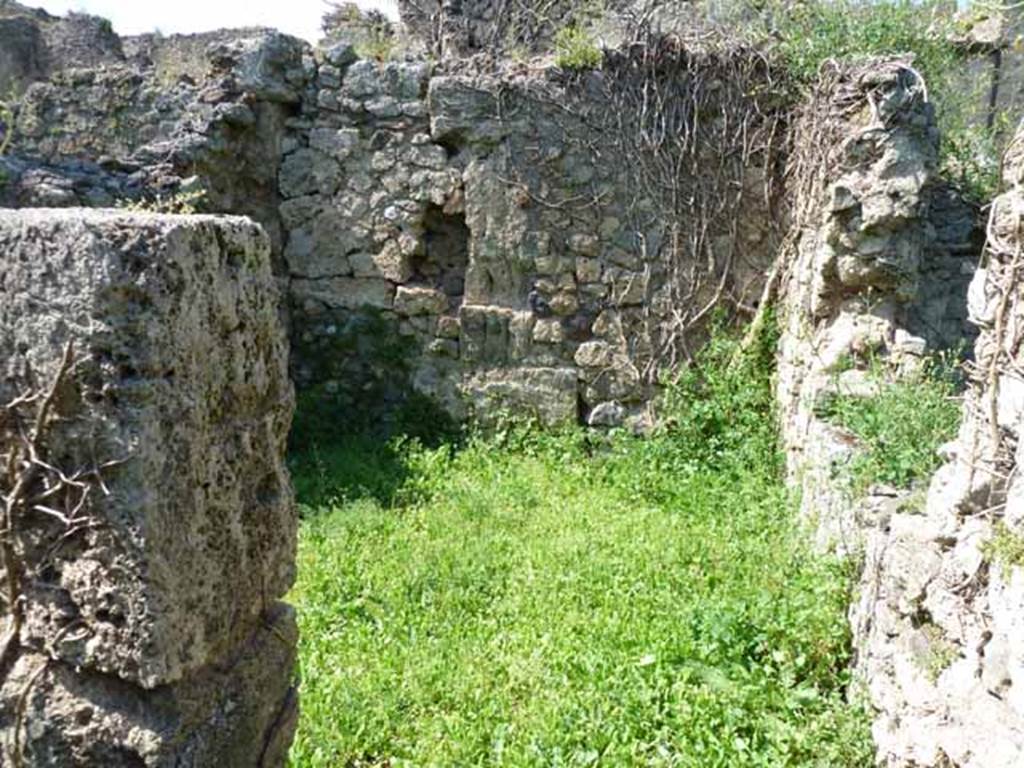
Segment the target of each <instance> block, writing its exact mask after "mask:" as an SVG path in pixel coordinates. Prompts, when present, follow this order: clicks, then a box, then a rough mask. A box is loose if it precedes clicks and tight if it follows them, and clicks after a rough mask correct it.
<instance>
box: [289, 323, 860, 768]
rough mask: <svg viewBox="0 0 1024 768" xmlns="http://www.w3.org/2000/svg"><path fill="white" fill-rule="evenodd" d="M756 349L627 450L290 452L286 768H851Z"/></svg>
mask: <svg viewBox="0 0 1024 768" xmlns="http://www.w3.org/2000/svg"><path fill="white" fill-rule="evenodd" d="M768 357H769V355H768V354H767V352H766V351H765V352H763V353H760V354H759V353H757V352H755V353H753V354H750V355H747V356H745V357H742V358H737V357H735V355H734V348H733V347H732V345H730V344H728V343H726V342H716V343H715V344H713V345H712V346H711V348H710V351H709V352H708V354H707V355H706V357H705V359H704V361H703V363H702V365H701V366H699V367H698V368H696V369H694V370H693V371H692V372H691V373H689V374H687V376H686V377H685V378H684V379H683V380H682V381H680V382H678V383H677V384H676V385H675V386H674V387H673V389H672V393H673V396H672V397H671V398H670V399H669V403H668V411H669V413H670V414H671V418H670V419H669V420H668V423H667V424H666V426H665V427H664V428H663V429H662V430H661V431H659V433H658V434H656V435H653V436H651V437H649V438H647V439H642V440H641V439H637V438H634V437H631V436H627V435H611V436H597V435H594V434H589V435H588V434H585V433H582V432H578V431H574V432H565V433H559V434H545V433H541V432H538V431H535V430H529V429H527V428H524V427H515V428H512V429H506V430H497V431H496V432H494V433H492V434H490V435H488V436H483V435H475V436H474V435H470V436H467V437H464V438H462V439H461V440H458V441H451V442H443V443H442V444H440V445H439V446H437V447H432V448H428V447H424V445H423V444H422V443H420V442H418V441H412V440H402V439H401V438H396V439H392V440H390V441H388V442H387V443H382V442H381V441H375V440H373V439H370V438H366V437H351V438H347V439H342V440H338V441H336V442H335V443H334V444H333V445H331V446H329V447H324V446H321V447H320V448H318V449H317V450H306V451H305V452H303V453H302V454H301V455H299V456H297V457H296V459H295V471H296V482H297V487H298V489H299V494H300V500H301V501H302V503H303V515H304V523H303V529H302V536H301V544H300V557H299V584H298V585H297V587H296V590H295V593H294V595H293V599H294V600H295V601H296V603H297V605H298V607H299V615H300V624H301V630H302V644H301V683H302V711H303V713H302V720H301V723H300V729H299V735H298V738H297V741H296V744H295V747H294V749H293V752H292V760H293V764H294V765H296V766H342V767H345V766H352V767H355V766H485V765H486V766H590V765H602V766H647V765H650V766H694V767H697V766H700V767H701V768H711V767H713V766H788V765H808V766H829V767H841V766H858V767H859V766H866V765H870V764H871V749H870V739H869V735H868V732H867V724H866V723H867V718H866V717H865V716H864V713H863V712H861V711H860V710H859V709H858V708H857V707H856V706H853V705H851V704H849V703H847V687H848V674H847V671H846V668H847V662H848V636H847V627H846V622H845V618H844V614H845V608H846V605H847V601H848V598H849V595H848V592H847V590H848V588H849V579H848V575H847V574H845V573H844V572H843V571H842V569H841V568H840V567H839V566H838V565H837V564H836V563H835V562H833V561H830V560H827V559H824V558H822V557H820V556H816V555H814V554H813V553H812V552H811V551H809V549H808V548H807V546H806V545H805V544H804V538H803V537H802V536H801V535H800V533H799V531H798V529H797V527H796V523H795V520H794V517H793V512H792V510H793V505H792V503H791V500H790V499H788V498H787V495H786V493H785V491H784V489H783V487H782V485H781V482H780V473H779V463H778V456H777V452H776V448H775V440H774V423H773V419H772V414H771V407H770V403H771V400H772V398H771V392H770V384H769V381H768V375H767V371H768V369H769V368H768V365H767V360H768Z"/></svg>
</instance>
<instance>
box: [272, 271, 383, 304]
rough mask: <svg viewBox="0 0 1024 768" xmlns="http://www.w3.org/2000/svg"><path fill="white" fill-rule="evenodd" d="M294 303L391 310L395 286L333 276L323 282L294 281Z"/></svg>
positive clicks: (374, 281)
mask: <svg viewBox="0 0 1024 768" xmlns="http://www.w3.org/2000/svg"><path fill="white" fill-rule="evenodd" d="M291 295H292V298H293V300H297V301H300V302H301V301H308V300H310V299H312V300H314V301H319V302H323V303H324V304H326V305H327V306H329V307H334V308H336V309H359V308H361V307H371V308H374V309H391V306H392V305H393V304H394V300H395V286H394V285H393V284H391V283H389V282H388V281H387V280H377V279H365V280H364V279H359V278H353V277H332V278H324V279H323V280H292V282H291Z"/></svg>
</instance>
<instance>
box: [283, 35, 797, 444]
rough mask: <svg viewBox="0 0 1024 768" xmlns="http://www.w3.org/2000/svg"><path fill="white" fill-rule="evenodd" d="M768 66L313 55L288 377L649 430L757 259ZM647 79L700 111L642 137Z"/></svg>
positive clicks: (292, 175) (741, 293)
mask: <svg viewBox="0 0 1024 768" xmlns="http://www.w3.org/2000/svg"><path fill="white" fill-rule="evenodd" d="M652 59H653V54H652ZM648 66H649V67H650V70H649V71H647V70H645V67H648ZM638 73H639V74H638ZM665 73H668V74H665ZM726 73H728V75H727V74H726ZM648 75H649V77H650V79H649V81H648V80H644V78H645V77H647V76H648ZM733 75H734V76H735V77H734V79H732V80H731V81H728V77H729V76H733ZM769 76H770V73H769V72H768V70H767V67H765V66H763V62H762V60H761V59H759V58H757V57H756V56H753V55H752V54H748V52H745V51H743V50H741V49H736V50H732V51H729V52H718V51H715V52H699V51H698V52H690V51H684V50H681V49H674V50H665V51H662V52H661V58H660V60H659V61H658V63H657V65H655V63H654V62H653V61H647V60H645V61H633V60H627V59H626V57H625V55H624V56H623V58H622V60H621V61H620V62H619V63H618V64H614V63H613V64H611V65H609V67H608V68H607V69H606V70H605V71H604V72H603V73H600V74H597V73H593V74H581V75H572V74H568V73H565V72H562V71H561V70H558V69H557V68H553V67H547V68H545V69H544V70H542V71H530V70H527V69H523V70H518V71H516V70H511V71H496V72H492V73H486V72H484V73H480V72H471V71H470V70H469V68H461V67H458V66H451V67H448V68H441V69H438V70H435V71H432V70H431V68H430V66H429V65H427V64H426V63H425V62H406V63H402V62H391V63H388V64H380V63H378V62H375V61H371V60H358V61H356V60H354V57H353V54H352V52H351V50H350V49H348V48H346V47H344V46H339V47H336V48H333V49H331V50H329V51H328V52H327V54H326V56H325V58H324V59H323V61H322V62H321V63H320V66H319V69H318V73H317V79H316V87H317V90H316V98H315V102H313V101H312V100H310V101H308V102H307V108H306V115H305V120H306V123H305V130H303V131H300V132H298V133H297V134H296V135H295V138H294V140H293V141H290V142H289V145H288V151H287V152H286V155H285V159H284V163H283V165H282V168H281V178H280V189H281V194H282V195H283V196H284V198H285V199H286V201H285V203H284V204H283V206H282V209H281V210H282V217H283V220H284V222H285V225H286V226H287V227H288V228H289V236H288V241H287V245H286V248H285V260H286V262H287V264H288V269H289V273H290V275H291V277H292V282H291V286H292V290H291V298H292V312H291V317H292V324H293V335H294V348H295V350H296V355H295V377H296V381H297V382H298V383H299V384H300V386H301V387H303V388H319V391H320V392H321V394H324V393H326V394H329V395H333V396H335V397H336V398H337V399H338V400H339V402H340V403H341V404H342V405H347V406H349V407H351V406H354V405H356V403H357V402H358V401H359V400H360V399H362V401H364V402H365V401H367V400H368V401H370V402H371V403H372V402H373V401H377V402H378V403H379V402H385V403H386V402H394V401H395V400H398V399H401V398H402V394H401V392H400V391H399V389H401V387H403V386H404V387H405V388H406V389H407V390H410V391H413V392H416V393H419V394H421V395H426V396H428V397H429V398H431V399H433V400H434V401H435V402H437V403H439V404H441V405H442V406H443V408H444V409H445V410H447V411H448V412H450V413H451V414H453V415H455V416H464V415H466V413H467V409H468V410H469V411H474V410H475V411H476V412H477V413H481V412H487V411H491V410H494V409H498V408H510V409H512V410H520V411H521V410H523V409H527V410H529V411H532V412H534V414H535V415H538V416H540V417H541V418H542V419H543V420H545V421H548V422H553V421H565V420H574V419H576V418H577V416H581V417H582V418H584V419H586V420H588V421H589V422H590V423H600V424H618V423H622V422H623V421H624V420H625V419H627V418H630V419H633V420H639V421H643V420H644V419H647V418H649V414H648V413H647V412H646V411H647V405H648V404H649V402H650V400H651V399H652V397H653V396H654V394H655V393H656V391H657V386H656V385H657V382H658V376H659V374H660V373H662V372H663V371H665V370H668V369H671V368H672V367H673V366H674V365H676V364H678V363H679V362H681V361H682V360H684V359H685V358H686V355H687V354H688V352H689V350H690V349H691V348H692V346H688V345H694V344H696V343H697V339H698V338H699V335H700V330H701V329H702V327H703V325H702V324H704V323H706V321H707V319H708V317H709V316H710V312H711V311H712V309H714V308H715V307H717V306H719V305H723V306H731V307H736V306H737V305H740V306H744V305H745V306H749V305H750V304H752V303H755V302H756V300H757V298H758V296H759V295H760V289H761V281H762V279H763V274H764V272H765V271H766V269H767V266H768V265H769V264H770V263H771V260H772V258H773V255H774V247H775V245H776V242H777V240H776V238H775V235H776V229H777V228H776V226H775V222H776V220H778V219H779V218H781V215H780V208H779V205H778V204H779V197H780V195H779V192H780V189H781V186H780V185H779V183H778V173H779V172H780V167H781V164H780V158H781V154H782V153H781V145H780V144H778V143H773V140H772V137H773V136H780V135H781V134H780V133H776V132H775V131H776V129H777V128H778V125H779V122H780V121H781V110H780V109H779V107H778V105H777V104H772V103H771V102H770V100H762V99H760V98H757V97H750V96H748V94H749V93H751V92H754V91H755V90H756V88H755V86H754V84H755V83H763V82H764V81H765V78H767V77H769ZM711 77H720V78H721V80H722V81H725V84H724V86H723V87H722V89H721V90H720V91H718V92H717V93H716V92H714V91H713V90H709V91H704V90H703V89H701V87H700V86H699V85H698V86H694V84H695V83H700V82H703V80H704V79H705V78H711ZM631 78H632V79H631ZM673 78H675V79H673ZM644 87H648V88H650V89H651V91H657V90H658V89H664V93H665V94H666V95H667V94H669V93H672V94H673V95H674V96H679V95H680V94H681V93H688V94H689V97H690V98H692V102H681V103H686V104H687V105H689V103H694V104H696V105H697V106H696V107H695V108H694V109H693V110H692V111H686V108H685V107H684V108H683V110H682V111H680V113H678V114H675V113H673V114H672V115H670V116H668V120H667V122H665V123H664V124H663V125H661V126H658V127H655V126H653V123H652V124H650V125H648V124H646V123H645V122H644V117H643V110H642V108H641V106H640V105H639V103H637V102H633V101H632V99H633V98H634V97H637V98H638V99H642V96H638V94H640V93H642V92H643V88H644ZM694 87H696V89H697V91H696V92H693V93H690V91H688V90H687V89H690V88H694ZM610 105H611V106H610ZM698 109H699V110H700V112H701V113H702V114H703V115H711V114H716V113H717V114H721V113H722V112H723V111H725V110H727V109H729V110H733V109H734V110H735V118H736V119H735V120H734V121H729V120H727V119H723V118H720V117H718V118H709V119H708V120H707V122H706V124H700V125H698V120H699V119H700V117H698V115H697V111H698ZM668 126H671V127H668ZM658 130H664V131H665V133H664V134H662V135H658V133H657V132H658ZM697 264H701V265H702V266H701V267H700V268H698V267H697ZM381 347H384V348H385V349H381ZM396 358H397V361H396ZM403 371H404V373H405V374H406V375H405V376H404V377H403V376H402V375H401V374H402V373H403ZM352 382H358V388H356V389H353V387H352V386H351V383H352ZM366 387H372V388H373V390H372V391H373V392H374V394H373V396H371V397H367V394H366V389H365V388H366ZM344 410H345V409H344V408H342V409H341V411H340V412H344Z"/></svg>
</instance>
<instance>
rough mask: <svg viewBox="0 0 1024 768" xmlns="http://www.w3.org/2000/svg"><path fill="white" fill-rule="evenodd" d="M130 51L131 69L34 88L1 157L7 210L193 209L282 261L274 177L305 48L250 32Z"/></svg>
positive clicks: (151, 40)
mask: <svg viewBox="0 0 1024 768" xmlns="http://www.w3.org/2000/svg"><path fill="white" fill-rule="evenodd" d="M124 47H125V48H126V49H127V51H128V54H129V55H130V58H125V57H124V56H123V55H122V58H121V60H119V61H114V62H107V63H104V64H103V65H102V66H97V67H93V68H77V69H68V70H66V71H64V70H61V71H58V72H56V73H54V74H53V75H52V76H51V77H49V79H47V80H45V81H40V82H36V83H34V84H32V85H31V86H30V87H29V88H28V89H27V91H26V92H25V94H24V95H23V97H22V98H21V99H20V103H19V108H18V112H17V118H16V121H15V124H14V126H13V140H12V142H11V145H10V148H9V153H8V155H9V156H8V157H6V158H5V157H0V203H2V204H5V205H9V206H16V207H33V206H59V207H64V206H74V205H89V206H94V205H105V206H113V205H120V204H125V203H131V202H142V203H145V204H146V205H147V206H148V207H153V208H158V209H166V210H172V211H173V210H176V209H180V208H182V207H184V206H183V205H181V204H180V202H179V201H181V200H187V201H189V202H190V206H189V207H195V208H197V209H199V210H205V211H210V212H223V213H232V214H245V215H249V216H252V217H253V218H254V219H256V220H257V221H258V222H260V223H261V224H262V225H263V226H264V227H265V228H266V230H267V231H268V233H269V234H270V236H271V240H272V243H273V246H274V253H275V258H277V257H279V255H280V250H281V240H282V234H281V228H280V224H279V217H278V208H279V205H280V199H279V197H278V193H277V169H278V166H279V164H280V158H281V152H282V142H283V140H284V136H285V133H286V126H287V123H288V120H290V119H291V118H292V117H293V115H294V113H296V112H297V111H298V109H299V107H298V105H299V102H300V100H301V98H302V95H303V93H304V91H305V84H306V79H307V77H308V72H309V71H310V69H311V67H312V56H311V54H310V51H309V48H308V46H307V45H306V44H305V43H303V42H301V41H299V40H297V39H295V38H291V37H288V36H286V35H282V34H280V33H278V32H275V31H272V30H260V29H254V30H238V31H236V32H232V33H230V34H228V33H224V32H219V33H216V32H215V33H210V34H204V35H186V36H181V35H175V36H169V37H160V38H157V37H153V36H144V37H142V38H133V39H129V40H127V41H126V43H125V46H124ZM278 271H280V270H278Z"/></svg>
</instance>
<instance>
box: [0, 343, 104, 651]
mask: <svg viewBox="0 0 1024 768" xmlns="http://www.w3.org/2000/svg"><path fill="white" fill-rule="evenodd" d="M74 360H75V353H74V345H73V343H72V342H68V344H67V346H66V347H65V348H64V356H63V358H62V360H61V364H60V368H59V369H58V371H57V375H56V376H55V377H54V379H53V381H52V382H51V384H50V386H49V387H48V388H47V389H46V390H45V391H44V392H37V393H32V394H23V395H19V396H17V397H15V398H14V400H12V401H11V402H10V403H8V404H7V405H4V406H0V440H2V441H3V443H6V445H3V443H0V448H2V449H3V450H5V451H6V461H5V462H4V467H5V468H4V476H3V478H2V482H3V494H2V495H3V505H4V520H3V523H4V525H3V529H2V530H0V554H2V557H3V568H4V576H5V581H6V585H5V586H6V590H5V596H4V597H5V603H6V610H7V614H8V617H9V618H8V622H9V626H8V628H7V631H6V633H5V634H4V638H3V640H0V671H2V670H6V669H7V668H8V665H9V664H10V663H11V656H12V654H13V652H14V650H15V649H16V647H17V645H18V639H19V636H20V633H21V626H22V622H23V620H24V605H23V596H22V581H23V578H24V576H25V568H26V566H25V562H24V560H23V559H22V556H21V553H20V552H19V551H18V531H19V527H18V526H19V523H20V522H21V520H22V518H23V517H24V516H25V515H26V514H27V513H28V512H30V511H32V510H34V509H38V508H39V507H41V506H42V505H41V503H39V500H40V499H41V500H43V501H45V500H47V499H49V498H51V497H52V496H56V495H57V494H59V493H61V492H63V491H64V490H66V489H67V488H69V487H72V486H75V485H80V483H78V482H77V481H74V480H72V479H70V478H67V477H66V476H65V475H64V474H63V473H61V472H60V471H59V470H57V469H56V468H54V467H51V466H50V465H49V464H47V463H46V462H45V461H44V460H43V458H42V453H43V440H44V438H45V436H46V432H47V429H48V428H49V426H50V418H51V416H52V415H53V411H54V404H55V402H56V399H57V395H58V393H59V391H60V388H61V386H62V385H63V383H64V382H65V380H66V379H67V376H68V374H69V373H70V372H71V370H72V368H73V367H74ZM36 403H38V405H37V407H36V410H35V414H34V416H33V418H32V420H31V423H30V424H29V425H26V424H24V423H23V416H22V414H21V411H22V410H23V409H24V408H26V407H28V406H30V405H33V404H36ZM44 473H47V474H55V475H56V478H57V480H56V483H55V486H56V487H54V486H51V487H50V488H47V489H44V491H43V493H42V495H40V494H35V495H33V493H34V491H35V489H36V486H37V484H38V482H39V481H40V479H41V478H42V476H43V474H44ZM83 497H84V493H83ZM81 504H82V505H84V498H83V499H82V500H81ZM80 509H81V508H80V507H79V508H78V510H77V511H80ZM47 511H51V510H49V508H48V507H47ZM77 511H76V512H75V514H77Z"/></svg>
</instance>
